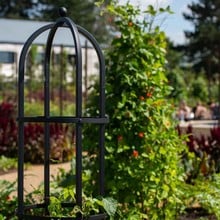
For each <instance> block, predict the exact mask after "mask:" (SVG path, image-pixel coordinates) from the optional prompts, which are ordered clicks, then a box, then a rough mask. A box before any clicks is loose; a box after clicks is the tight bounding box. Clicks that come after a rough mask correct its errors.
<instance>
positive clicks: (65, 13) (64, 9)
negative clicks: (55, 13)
mask: <svg viewBox="0 0 220 220" xmlns="http://www.w3.org/2000/svg"><path fill="white" fill-rule="evenodd" d="M59 14H60V16H61V17H66V15H67V9H66V8H65V7H60V8H59Z"/></svg>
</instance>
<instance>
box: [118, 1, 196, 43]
mask: <svg viewBox="0 0 220 220" xmlns="http://www.w3.org/2000/svg"><path fill="white" fill-rule="evenodd" d="M193 1H194V2H195V1H196V0H130V3H131V4H134V5H139V6H140V7H141V8H146V7H147V5H148V4H152V5H154V6H155V7H156V8H158V7H161V6H162V7H166V6H168V5H170V7H171V10H172V11H173V12H174V14H169V15H166V16H164V17H163V18H162V19H161V22H160V23H161V25H160V26H161V29H162V30H163V31H164V32H165V33H166V34H167V36H168V37H169V38H170V39H171V41H173V42H174V43H175V44H181V43H184V42H186V39H185V37H184V31H185V30H192V29H193V26H192V25H191V23H190V22H188V21H186V20H185V19H184V18H183V15H182V13H183V12H187V11H188V12H189V10H188V9H187V5H188V4H191V3H192V2H193ZM119 2H120V3H122V4H123V3H125V2H127V0H119ZM162 20H163V22H162Z"/></svg>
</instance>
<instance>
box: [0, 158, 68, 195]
mask: <svg viewBox="0 0 220 220" xmlns="http://www.w3.org/2000/svg"><path fill="white" fill-rule="evenodd" d="M60 168H63V169H65V170H66V171H69V170H70V168H71V165H70V162H67V163H62V164H51V165H50V176H56V175H57V173H58V171H59V169H60ZM24 176H25V177H24V189H25V192H31V191H32V190H33V189H34V188H37V187H38V186H39V185H40V184H41V183H42V182H43V179H44V170H43V166H42V165H30V166H28V168H27V170H25V172H24ZM0 179H1V180H8V181H10V182H13V181H15V180H16V179H17V171H16V170H15V171H12V172H9V173H5V174H1V175H0Z"/></svg>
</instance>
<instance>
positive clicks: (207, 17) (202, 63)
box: [184, 0, 220, 80]
mask: <svg viewBox="0 0 220 220" xmlns="http://www.w3.org/2000/svg"><path fill="white" fill-rule="evenodd" d="M188 8H189V13H185V14H184V17H185V19H186V20H188V21H190V22H192V24H193V26H194V30H193V31H186V32H185V33H186V37H187V38H188V39H189V43H188V44H187V45H186V48H187V49H188V54H189V56H190V62H192V61H193V67H194V69H195V70H196V71H197V72H199V71H200V70H202V69H204V70H205V73H206V76H207V78H208V79H209V80H211V79H213V78H214V76H215V74H216V73H218V70H219V63H220V55H219V50H220V48H219V45H220V44H219V43H220V42H219V39H220V35H219V27H220V23H219V22H220V16H219V9H220V4H219V1H218V0H211V1H210V0H200V1H198V2H192V3H191V4H189V5H188ZM207 33H209V34H207Z"/></svg>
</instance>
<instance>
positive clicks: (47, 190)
mask: <svg viewBox="0 0 220 220" xmlns="http://www.w3.org/2000/svg"><path fill="white" fill-rule="evenodd" d="M49 65H50V50H49V51H46V54H45V70H44V71H45V73H44V74H45V76H44V77H45V78H44V116H45V117H46V118H49V116H50V86H49V85H50V76H49ZM44 156H45V158H44V201H45V204H46V210H45V212H46V214H48V210H47V206H48V205H49V202H50V201H49V200H50V198H49V197H50V125H49V123H48V122H44Z"/></svg>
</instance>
